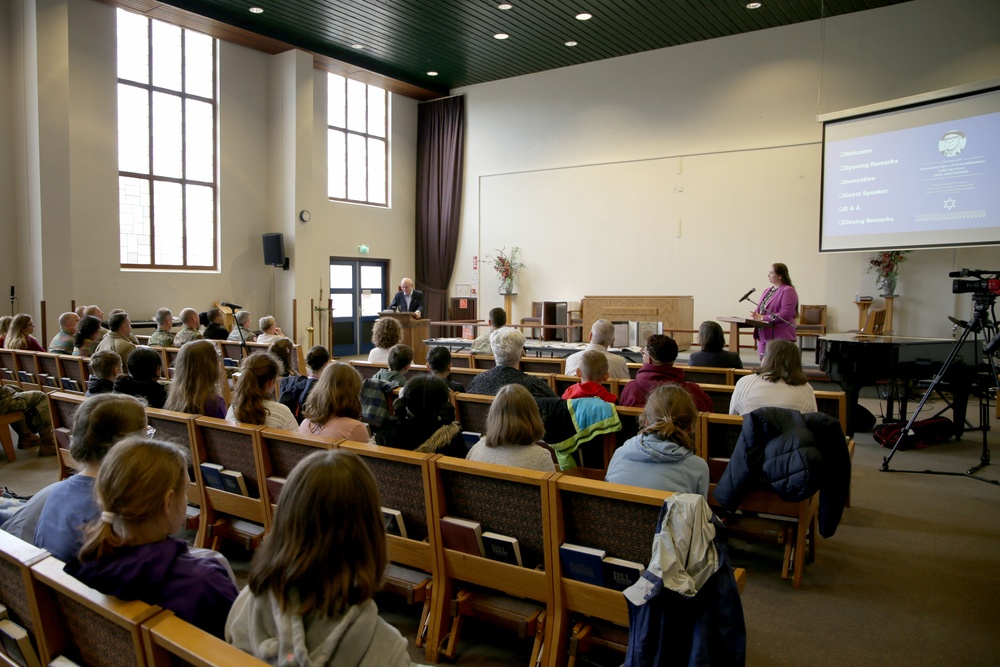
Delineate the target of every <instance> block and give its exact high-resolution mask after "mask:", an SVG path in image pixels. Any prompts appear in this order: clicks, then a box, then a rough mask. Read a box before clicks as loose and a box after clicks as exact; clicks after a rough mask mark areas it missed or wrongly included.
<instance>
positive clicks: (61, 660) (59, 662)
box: [49, 655, 80, 667]
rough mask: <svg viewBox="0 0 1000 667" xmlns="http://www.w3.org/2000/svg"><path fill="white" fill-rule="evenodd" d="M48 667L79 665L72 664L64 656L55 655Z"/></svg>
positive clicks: (75, 666) (76, 664)
mask: <svg viewBox="0 0 1000 667" xmlns="http://www.w3.org/2000/svg"><path fill="white" fill-rule="evenodd" d="M49 667H80V663H78V662H73V661H72V660H70V659H69V658H67V657H66V656H64V655H57V656H56V657H54V658H53V659H52V662H50V663H49Z"/></svg>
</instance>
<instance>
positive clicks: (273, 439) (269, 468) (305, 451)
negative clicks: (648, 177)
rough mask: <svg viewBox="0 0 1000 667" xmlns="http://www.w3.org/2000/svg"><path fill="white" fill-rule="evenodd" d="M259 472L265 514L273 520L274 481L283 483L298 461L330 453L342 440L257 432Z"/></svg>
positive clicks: (295, 434)
mask: <svg viewBox="0 0 1000 667" xmlns="http://www.w3.org/2000/svg"><path fill="white" fill-rule="evenodd" d="M260 441H261V447H260V470H261V475H262V477H263V479H264V486H263V488H262V489H261V490H262V492H263V493H264V495H265V498H266V503H267V511H268V512H269V513H270V516H271V517H272V518H273V517H274V510H275V508H276V506H277V504H278V497H277V495H276V493H277V492H276V491H275V492H272V488H275V489H276V488H277V486H278V485H276V484H275V483H274V482H273V481H272V482H271V483H268V480H275V479H276V480H278V481H279V482H284V480H286V479H287V478H288V476H289V475H291V474H292V470H293V469H294V468H295V466H297V465H298V464H299V461H301V460H302V459H304V458H305V457H307V456H309V455H310V454H312V453H313V452H315V451H317V450H319V449H333V448H334V447H336V446H337V444H338V443H340V442H343V438H324V437H322V436H318V435H303V434H301V433H293V432H291V431H282V430H280V429H276V428H265V429H264V430H262V431H261V432H260Z"/></svg>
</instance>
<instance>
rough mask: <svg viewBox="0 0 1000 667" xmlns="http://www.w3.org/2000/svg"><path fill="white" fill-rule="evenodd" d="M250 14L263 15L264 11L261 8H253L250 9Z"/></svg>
mask: <svg viewBox="0 0 1000 667" xmlns="http://www.w3.org/2000/svg"><path fill="white" fill-rule="evenodd" d="M250 13H251V14H263V13H264V10H263V9H262V8H260V7H251V8H250Z"/></svg>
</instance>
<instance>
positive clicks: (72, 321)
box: [49, 313, 80, 354]
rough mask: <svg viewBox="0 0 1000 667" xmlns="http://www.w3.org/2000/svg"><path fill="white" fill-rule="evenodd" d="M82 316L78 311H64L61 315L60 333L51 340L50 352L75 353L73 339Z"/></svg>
mask: <svg viewBox="0 0 1000 667" xmlns="http://www.w3.org/2000/svg"><path fill="white" fill-rule="evenodd" d="M79 324H80V318H79V317H77V316H76V313H63V314H62V315H60V316H59V333H57V334H56V335H55V336H53V337H52V340H51V341H50V342H49V352H50V353H52V354H73V339H74V338H75V337H76V328H77V326H78V325H79Z"/></svg>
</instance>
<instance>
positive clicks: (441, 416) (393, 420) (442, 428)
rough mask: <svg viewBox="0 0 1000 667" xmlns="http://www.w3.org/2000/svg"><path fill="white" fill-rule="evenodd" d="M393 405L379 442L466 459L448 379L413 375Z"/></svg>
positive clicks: (381, 431)
mask: <svg viewBox="0 0 1000 667" xmlns="http://www.w3.org/2000/svg"><path fill="white" fill-rule="evenodd" d="M442 349H443V348H442ZM392 407H393V413H394V414H393V416H392V417H389V419H387V420H386V421H385V422H383V424H382V428H380V429H379V431H378V433H376V434H375V443H376V444H378V445H385V446H387V447H398V448H400V449H409V450H412V451H417V452H426V453H429V454H444V455H445V456H456V457H458V458H465V454H466V447H465V440H464V439H463V438H462V428H461V427H460V426H459V425H458V422H456V421H455V406H454V405H452V403H451V390H449V389H448V385H447V384H445V381H444V380H442V379H441V378H436V377H432V376H429V375H421V376H419V377H415V378H413V379H412V380H410V382H409V383H408V384H407V385H406V386H405V387H404V388H403V389H402V390H400V392H399V398H397V399H396V400H395V402H394V403H393V404H392Z"/></svg>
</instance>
